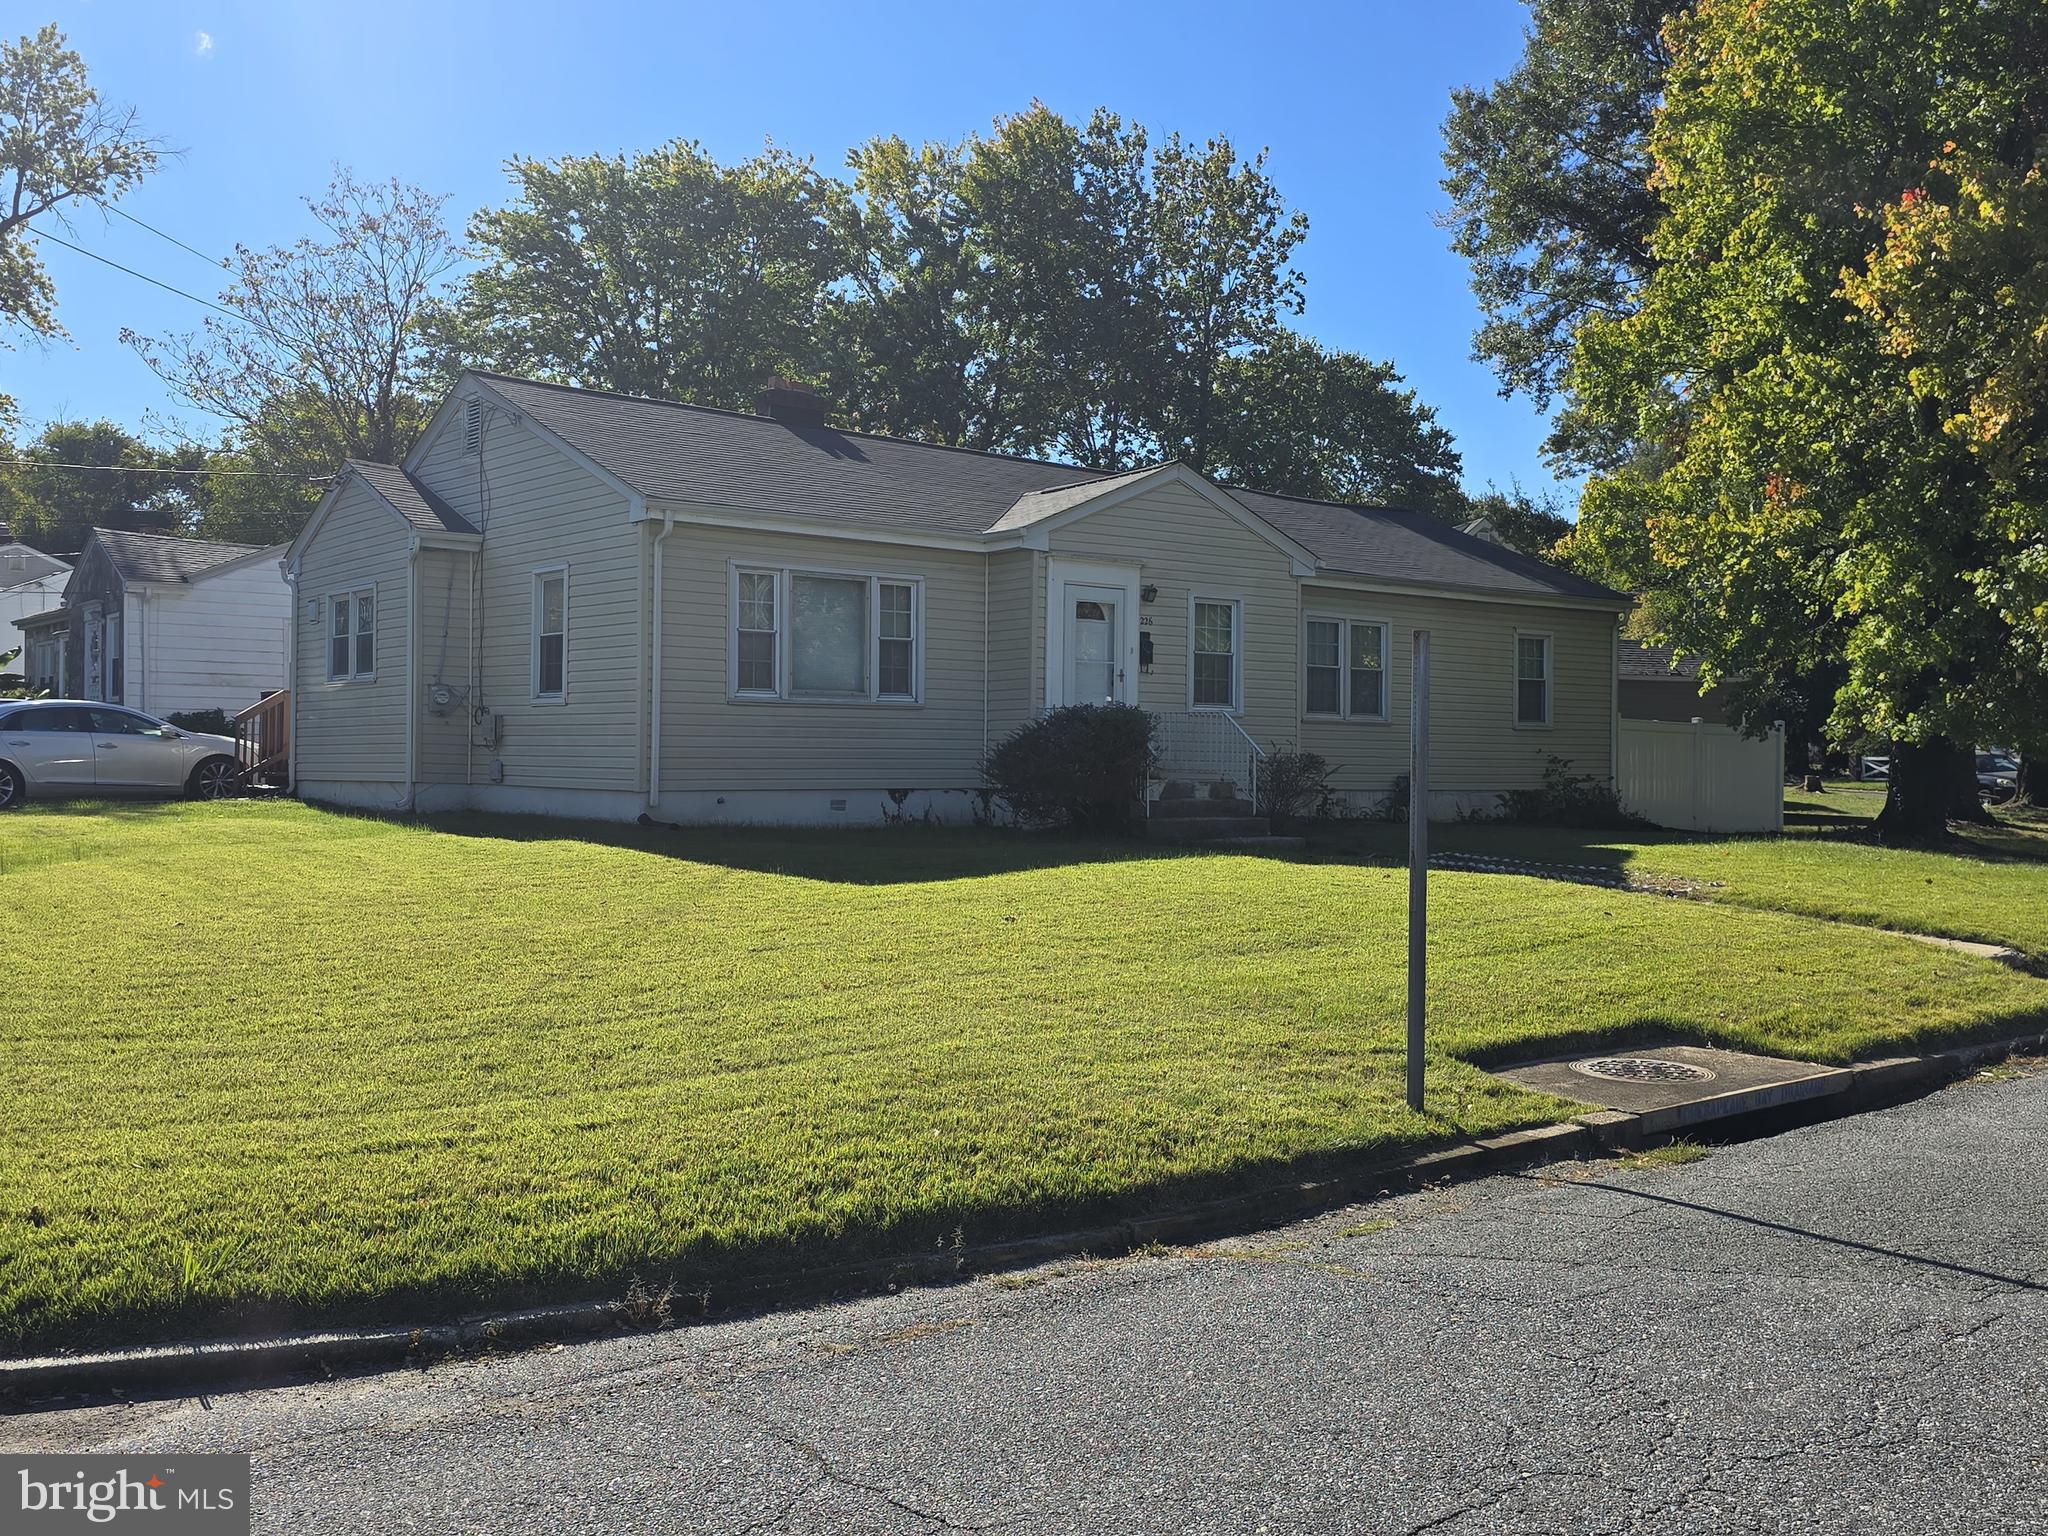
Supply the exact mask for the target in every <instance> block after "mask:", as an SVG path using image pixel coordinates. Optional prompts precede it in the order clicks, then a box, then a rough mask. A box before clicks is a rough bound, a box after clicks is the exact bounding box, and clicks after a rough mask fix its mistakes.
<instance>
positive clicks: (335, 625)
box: [327, 587, 377, 683]
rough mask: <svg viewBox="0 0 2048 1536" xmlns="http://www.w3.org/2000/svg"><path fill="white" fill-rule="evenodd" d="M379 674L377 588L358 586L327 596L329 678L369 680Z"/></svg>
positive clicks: (359, 681)
mask: <svg viewBox="0 0 2048 1536" xmlns="http://www.w3.org/2000/svg"><path fill="white" fill-rule="evenodd" d="M376 675H377V589H376V588H375V587H357V588H356V589H355V590H353V591H350V592H336V593H334V594H332V595H331V596H329V598H328V599H327V680H328V681H329V682H331V683H362V682H368V681H369V680H370V679H371V678H373V677H375V676H376Z"/></svg>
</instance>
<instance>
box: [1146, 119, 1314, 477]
mask: <svg viewBox="0 0 2048 1536" xmlns="http://www.w3.org/2000/svg"><path fill="white" fill-rule="evenodd" d="M1151 212H1152V228H1151V233H1152V251H1153V257H1154V261H1155V268H1154V277H1153V282H1154V286H1155V289H1156V294H1157V298H1156V302H1157V304H1158V307H1159V325H1160V333H1161V337H1162V340H1163V343H1164V350H1163V352H1162V355H1161V363H1162V369H1163V371H1162V373H1161V375H1160V377H1159V380H1158V385H1159V393H1158V398H1157V401H1156V404H1155V407H1154V411H1153V418H1154V419H1153V435H1154V436H1155V437H1156V438H1157V439H1158V440H1159V442H1160V444H1161V445H1162V447H1163V448H1164V449H1165V451H1166V452H1167V453H1168V454H1169V455H1170V456H1172V457H1174V458H1178V459H1185V460H1186V461H1187V462H1188V463H1190V464H1192V465H1193V466H1194V467H1195V468H1196V469H1206V468H1208V466H1209V461H1210V458H1211V456H1212V455H1213V454H1214V453H1215V452H1216V450H1217V448H1218V445H1219V443H1220V441H1221V438H1222V434H1223V431H1224V427H1225V416H1226V414H1227V411H1228V406H1227V404H1226V403H1225V402H1224V400H1223V389H1224V385H1225V382H1226V378H1227V376H1228V375H1229V373H1230V372H1231V367H1232V360H1233V359H1236V358H1241V357H1242V356H1244V355H1245V354H1246V353H1249V352H1253V351H1255V350H1257V349H1258V348H1261V347H1264V346H1268V345H1270V344H1272V343H1274V342H1275V341H1276V340H1278V338H1279V337H1280V334H1281V331H1282V327H1283V325H1284V317H1285V316H1288V315H1298V314H1300V313H1301V312H1302V309H1303V307H1304V299H1303V289H1304V286H1305V285H1304V280H1303V278H1302V275H1301V274H1300V273H1299V272H1298V271H1296V270H1295V269H1294V267H1293V265H1292V262H1293V257H1294V248H1295V246H1297V245H1299V244H1300V243H1301V241H1302V239H1303V237H1304V236H1306V235H1307V234H1308V217H1307V215H1305V214H1303V213H1301V212H1300V211H1299V210H1290V209H1289V208H1288V207H1287V204H1286V201H1285V199H1283V198H1282V197H1281V195H1280V189H1279V188H1278V187H1276V186H1275V185H1274V184H1273V179H1272V177H1270V176H1268V175H1267V174H1266V155H1265V151H1263V150H1261V151H1260V152H1259V153H1258V154H1256V155H1253V156H1252V157H1251V158H1250V159H1248V160H1240V159H1239V158H1238V154H1237V150H1236V148H1235V147H1234V146H1233V145H1232V144H1231V142H1230V140H1228V139H1226V138H1220V137H1219V138H1213V139H1210V140H1209V141H1208V142H1207V143H1205V144H1202V145H1199V146H1197V145H1193V144H1190V143H1188V142H1186V141H1185V140H1183V139H1182V138H1181V136H1180V135H1179V134H1172V135H1170V136H1169V137H1168V138H1167V139H1166V141H1165V143H1163V144H1161V145H1160V146H1159V152H1158V154H1157V155H1155V156H1154V158H1153V163H1152V210H1151Z"/></svg>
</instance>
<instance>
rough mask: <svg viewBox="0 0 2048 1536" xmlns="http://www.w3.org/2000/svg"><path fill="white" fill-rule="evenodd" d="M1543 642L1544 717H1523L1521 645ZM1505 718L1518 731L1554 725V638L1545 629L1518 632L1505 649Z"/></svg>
mask: <svg viewBox="0 0 2048 1536" xmlns="http://www.w3.org/2000/svg"><path fill="white" fill-rule="evenodd" d="M1524 640H1541V641H1542V642H1543V718H1542V719H1541V720H1524V719H1523V718H1522V642H1523V641H1524ZM1508 718H1509V720H1510V721H1511V722H1512V723H1513V724H1514V727H1515V729H1516V730H1518V731H1547V730H1550V729H1552V728H1553V727H1554V726H1555V724H1556V722H1557V638H1556V636H1555V635H1554V634H1553V633H1552V632H1551V631H1550V630H1547V629H1518V630H1516V631H1515V638H1514V642H1513V644H1512V645H1511V646H1510V647H1509V650H1508Z"/></svg>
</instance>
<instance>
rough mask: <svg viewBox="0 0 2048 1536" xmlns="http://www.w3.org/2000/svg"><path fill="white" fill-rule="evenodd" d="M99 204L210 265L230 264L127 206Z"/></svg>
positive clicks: (97, 200)
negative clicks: (158, 225)
mask: <svg viewBox="0 0 2048 1536" xmlns="http://www.w3.org/2000/svg"><path fill="white" fill-rule="evenodd" d="M93 201H94V202H99V199H97V198H95V199H94V200H93ZM99 206H100V207H101V208H102V209H103V210H105V211H106V212H108V213H118V214H119V215H120V216H121V217H122V218H124V219H126V220H127V221H128V222H129V223H130V224H133V225H136V226H137V227H139V228H142V229H146V230H148V231H149V232H150V233H151V234H152V235H155V236H156V237H157V238H158V239H159V240H168V241H170V242H171V244H173V245H175V246H176V247H177V248H178V249H179V250H181V251H190V252H191V253H192V254H193V255H194V256H197V257H198V258H199V259H200V260H201V261H203V262H205V263H206V264H207V265H208V266H209V267H225V266H227V265H228V263H227V262H226V260H224V259H223V258H221V257H218V256H209V255H207V254H206V252H204V251H202V250H200V249H199V248H198V247H196V246H191V245H187V244H186V243H185V242H184V241H182V240H180V239H179V238H178V237H177V236H176V235H171V234H166V233H165V232H164V231H163V230H160V229H158V228H157V227H156V226H155V225H154V224H152V223H150V222H149V220H147V219H138V218H137V217H135V215H134V214H132V213H130V212H129V211H128V210H127V209H125V208H116V207H115V206H114V205H113V204H112V203H105V202H99Z"/></svg>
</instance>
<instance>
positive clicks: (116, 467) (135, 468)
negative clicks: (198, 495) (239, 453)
mask: <svg viewBox="0 0 2048 1536" xmlns="http://www.w3.org/2000/svg"><path fill="white" fill-rule="evenodd" d="M0 465H6V466H8V467H10V468H14V469H89V470H93V471H95V472H97V473H99V474H115V475H255V476H260V477H261V478H263V479H267V480H305V481H308V482H318V481H322V480H332V479H333V478H334V476H332V475H299V474H294V473H292V471H290V470H288V469H150V468H148V467H147V466H146V465H141V464H70V463H65V462H63V461H62V460H58V459H0Z"/></svg>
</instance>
